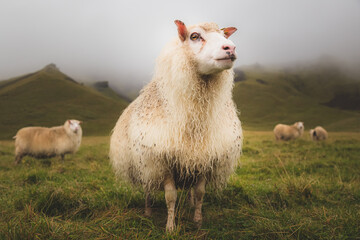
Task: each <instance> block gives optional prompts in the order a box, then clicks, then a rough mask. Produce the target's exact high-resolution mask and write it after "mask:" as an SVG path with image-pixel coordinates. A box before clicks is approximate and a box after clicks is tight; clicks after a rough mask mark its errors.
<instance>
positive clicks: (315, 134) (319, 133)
mask: <svg viewBox="0 0 360 240" xmlns="http://www.w3.org/2000/svg"><path fill="white" fill-rule="evenodd" d="M310 137H311V139H312V140H313V141H321V140H326V139H327V138H328V133H327V131H326V130H325V129H324V128H323V127H321V126H317V127H316V128H315V129H311V130H310Z"/></svg>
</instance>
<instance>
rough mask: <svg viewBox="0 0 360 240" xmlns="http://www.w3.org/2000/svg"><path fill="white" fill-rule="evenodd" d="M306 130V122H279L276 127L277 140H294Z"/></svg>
mask: <svg viewBox="0 0 360 240" xmlns="http://www.w3.org/2000/svg"><path fill="white" fill-rule="evenodd" d="M303 132H304V123H303V122H296V123H294V124H293V125H285V124H278V125H276V126H275V128H274V134H275V139H276V140H284V141H288V140H292V139H296V138H298V137H300V136H301V135H302V134H303Z"/></svg>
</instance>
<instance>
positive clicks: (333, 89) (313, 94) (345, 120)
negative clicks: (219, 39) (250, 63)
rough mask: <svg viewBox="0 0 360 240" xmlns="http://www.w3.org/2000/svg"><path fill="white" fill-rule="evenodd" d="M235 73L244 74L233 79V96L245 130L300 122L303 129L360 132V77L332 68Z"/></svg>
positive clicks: (267, 128) (268, 128) (260, 70)
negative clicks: (352, 76) (355, 78)
mask: <svg viewBox="0 0 360 240" xmlns="http://www.w3.org/2000/svg"><path fill="white" fill-rule="evenodd" d="M236 72H238V73H240V74H239V75H241V76H242V77H241V78H239V79H238V80H239V81H237V82H236V83H235V87H234V100H235V102H236V104H237V106H238V108H239V110H240V112H241V120H242V122H243V127H244V128H245V129H251V130H272V129H273V127H274V126H275V125H276V124H277V123H287V124H290V123H293V122H296V121H303V122H304V124H305V128H306V129H310V128H313V127H315V126H317V125H322V126H324V127H325V128H327V129H328V130H330V131H360V111H359V105H358V104H356V103H359V101H360V95H359V89H360V81H356V80H352V79H349V77H347V76H346V75H344V74H343V73H342V72H341V71H340V70H338V69H336V68H333V67H328V66H327V67H324V66H313V67H309V68H305V69H286V70H281V71H279V70H277V71H275V70H267V69H265V68H261V67H260V68H259V67H245V68H242V70H241V71H240V70H239V69H237V70H236ZM243 75H245V76H243ZM344 96H346V97H344Z"/></svg>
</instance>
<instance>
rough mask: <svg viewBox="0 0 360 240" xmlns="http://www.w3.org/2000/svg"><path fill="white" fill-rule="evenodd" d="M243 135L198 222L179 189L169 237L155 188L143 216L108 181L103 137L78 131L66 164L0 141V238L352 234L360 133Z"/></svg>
mask: <svg viewBox="0 0 360 240" xmlns="http://www.w3.org/2000/svg"><path fill="white" fill-rule="evenodd" d="M244 139H245V140H244V145H243V156H242V158H241V166H240V167H239V168H238V169H237V170H236V173H235V174H234V175H233V176H232V177H231V178H230V181H229V184H228V187H227V188H226V189H224V190H223V191H222V192H221V193H220V194H217V193H216V192H215V191H213V190H211V189H207V193H206V195H205V199H204V205H203V217H204V220H203V224H202V227H201V228H200V229H198V228H197V227H196V226H195V225H194V224H193V223H192V217H193V210H192V209H191V208H190V207H189V206H188V204H187V201H186V194H187V192H186V191H182V192H179V194H178V205H177V206H178V207H177V209H176V216H177V217H176V224H177V230H176V231H175V232H174V233H173V234H172V235H166V234H165V224H166V216H167V212H166V204H165V199H164V194H163V193H161V192H159V193H157V194H156V196H155V198H156V199H155V202H154V204H153V215H152V217H150V218H146V217H144V216H143V211H144V197H143V192H142V191H141V189H135V190H134V189H132V188H131V187H130V186H129V185H127V184H125V183H122V182H119V181H117V180H116V179H115V177H114V174H113V171H112V169H111V167H110V164H109V160H108V156H107V154H108V148H109V137H108V136H104V137H85V138H83V143H82V145H81V147H80V150H79V152H78V153H77V154H75V155H68V156H66V157H65V162H64V163H62V162H61V160H60V159H59V158H52V159H42V160H37V159H34V158H31V157H25V158H24V159H23V163H22V164H21V165H18V166H14V164H13V161H14V153H13V152H14V143H13V141H0V239H360V221H359V219H360V133H341V132H338V133H334V132H330V133H329V140H328V141H326V142H318V143H317V142H312V141H311V140H310V137H309V136H308V131H307V130H306V131H305V133H304V136H303V137H302V138H301V139H298V140H295V141H291V142H276V141H275V140H274V137H273V134H272V132H255V131H245V133H244Z"/></svg>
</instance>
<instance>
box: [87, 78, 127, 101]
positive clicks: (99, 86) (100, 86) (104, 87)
mask: <svg viewBox="0 0 360 240" xmlns="http://www.w3.org/2000/svg"><path fill="white" fill-rule="evenodd" d="M90 87H92V88H93V89H95V90H96V91H98V92H100V93H102V94H103V95H105V96H107V97H110V98H113V99H115V100H121V101H124V100H125V101H127V102H131V99H129V98H127V97H126V96H124V95H121V94H120V93H117V92H115V91H114V90H113V89H112V88H111V87H110V85H109V82H107V81H102V82H95V83H92V84H90Z"/></svg>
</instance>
